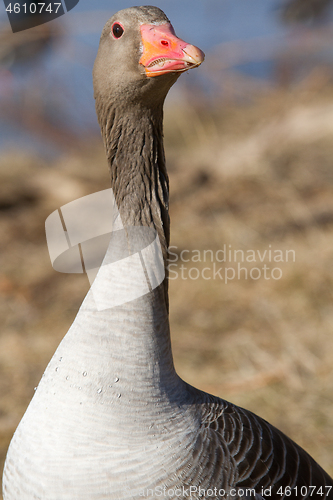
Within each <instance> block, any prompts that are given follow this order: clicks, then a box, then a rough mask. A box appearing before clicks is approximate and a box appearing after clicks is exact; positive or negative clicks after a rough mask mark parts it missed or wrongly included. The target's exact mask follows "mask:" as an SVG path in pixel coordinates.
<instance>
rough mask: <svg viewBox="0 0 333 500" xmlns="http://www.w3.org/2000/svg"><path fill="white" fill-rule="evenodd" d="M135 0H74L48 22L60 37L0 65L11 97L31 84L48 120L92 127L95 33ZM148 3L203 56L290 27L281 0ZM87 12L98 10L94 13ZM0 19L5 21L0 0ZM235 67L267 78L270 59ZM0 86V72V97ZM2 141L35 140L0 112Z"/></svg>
mask: <svg viewBox="0 0 333 500" xmlns="http://www.w3.org/2000/svg"><path fill="white" fill-rule="evenodd" d="M135 4H137V3H136V2H135V3H133V2H124V1H121V0H97V1H93V0H80V2H79V4H78V5H77V6H76V7H75V8H74V9H73V10H72V11H70V12H69V13H67V14H66V15H65V16H62V17H60V18H58V19H56V20H54V21H52V23H59V24H60V25H62V26H65V28H66V30H67V34H66V36H65V38H64V39H63V40H62V42H61V43H60V44H58V45H56V46H55V47H54V48H53V49H52V50H49V51H48V52H47V53H46V54H45V55H44V57H43V58H41V59H40V60H39V61H37V62H36V63H34V64H33V65H31V66H30V67H28V66H25V67H23V68H22V67H19V66H18V65H15V64H14V65H11V66H9V67H7V69H6V70H7V71H10V73H11V75H12V77H13V80H14V83H13V88H14V87H15V89H16V90H15V91H14V90H13V96H12V98H13V99H14V101H15V102H17V101H18V100H19V99H20V98H21V97H22V95H23V96H24V95H27V93H28V92H30V91H31V88H33V89H34V91H35V92H37V93H39V94H40V96H41V99H42V100H43V101H44V102H45V105H46V107H47V109H48V110H49V111H48V113H49V115H50V117H51V119H52V120H53V122H55V123H58V124H59V125H60V126H66V127H68V128H69V129H70V128H72V129H76V130H77V131H78V133H80V130H84V129H87V128H89V127H90V128H91V127H95V128H96V129H97V125H96V118H95V111H94V100H93V90H92V77H91V70H92V66H93V62H94V58H95V55H96V52H97V48H98V42H99V37H100V33H101V30H102V28H103V26H104V24H105V22H106V21H107V19H108V18H109V17H110V16H111V15H113V14H114V13H115V12H116V11H117V10H119V9H122V8H124V7H129V6H132V5H135ZM153 4H154V5H156V6H158V7H160V8H161V9H162V10H164V12H165V13H166V14H167V15H168V17H169V18H170V20H171V22H172V24H173V26H174V28H175V31H176V33H177V34H178V36H180V37H181V38H183V39H184V40H186V41H187V42H190V43H192V44H194V45H197V46H199V47H200V48H201V49H202V50H204V51H205V52H206V54H207V56H208V57H209V54H210V53H212V52H213V51H214V50H216V47H217V46H220V45H221V44H225V43H228V42H232V41H235V40H242V41H245V42H246V41H251V40H252V39H257V38H262V39H263V40H264V39H265V38H269V39H272V38H273V39H274V37H275V38H276V40H277V43H279V42H278V41H279V40H282V39H283V38H285V37H287V36H288V35H289V34H290V31H291V30H292V29H293V28H290V27H286V26H285V25H284V24H283V23H281V22H280V19H279V16H278V13H277V11H278V8H279V7H280V6H281V4H282V0H181V1H180V0H153ZM92 11H98V13H97V15H96V14H93V13H92ZM90 18H91V20H90ZM0 19H1V20H2V21H6V13H5V9H4V4H3V2H1V1H0ZM13 36H15V35H13ZM263 43H264V41H263ZM208 57H207V60H208ZM222 62H223V61H222ZM217 64H218V63H217ZM217 69H218V68H217ZM236 69H237V70H238V71H243V72H246V73H248V74H251V75H253V76H257V77H261V78H269V76H270V73H271V71H272V64H271V62H270V61H267V60H266V61H265V60H263V61H253V62H251V61H250V62H247V63H246V64H242V65H241V66H239V67H237V68H236ZM199 71H200V75H199V76H197V75H196V74H197V73H199ZM196 79H197V80H198V81H200V83H201V87H203V88H207V89H209V88H211V86H210V82H209V75H207V74H206V72H205V71H204V66H203V67H202V68H200V70H196V71H193V72H191V71H190V72H189V74H188V75H186V80H184V77H182V78H181V79H180V82H182V81H186V83H187V84H188V82H191V81H193V82H195V81H196ZM205 79H206V80H205ZM1 85H3V81H2V79H1V71H0V98H1ZM178 86H179V84H178V85H177V87H178ZM176 93H177V90H175V91H173V93H172V94H171V98H172V96H173V95H174V96H175V95H176ZM14 101H13V102H14ZM8 141H9V142H11V143H13V142H14V143H15V144H16V145H17V144H20V143H22V144H23V143H24V144H25V146H26V143H29V144H30V146H33V145H34V143H36V141H37V143H38V139H36V138H34V136H33V135H31V134H30V133H29V131H28V130H26V129H22V128H21V127H20V126H19V124H17V125H16V126H15V125H11V126H8V125H7V124H6V123H4V122H3V121H1V116H0V147H3V146H4V145H5V144H8ZM44 146H45V144H44Z"/></svg>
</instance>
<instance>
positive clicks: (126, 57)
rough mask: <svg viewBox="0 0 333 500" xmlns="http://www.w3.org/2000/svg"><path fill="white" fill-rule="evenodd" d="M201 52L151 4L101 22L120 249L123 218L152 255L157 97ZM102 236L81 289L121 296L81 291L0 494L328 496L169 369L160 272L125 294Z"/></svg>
mask: <svg viewBox="0 0 333 500" xmlns="http://www.w3.org/2000/svg"><path fill="white" fill-rule="evenodd" d="M203 58H204V55H203V53H202V52H201V51H200V50H199V49H197V48H196V47H194V46H192V45H189V44H186V43H185V42H183V41H182V40H180V39H179V38H177V37H176V35H175V33H174V30H173V28H172V26H171V24H170V21H169V20H168V18H167V17H166V16H165V14H164V13H163V12H162V11H161V10H159V9H158V8H155V7H150V6H146V7H133V8H129V9H125V10H122V11H120V12H118V13H116V14H115V15H114V16H113V17H111V19H109V21H108V22H107V23H106V25H105V27H104V29H103V32H102V36H101V41H100V46H99V50H98V55H97V59H96V62H95V66H94V89H95V99H96V110H97V115H98V120H99V124H100V127H101V131H102V136H103V140H104V145H105V150H106V155H107V159H108V162H109V167H110V173H111V187H112V190H113V193H114V197H115V201H116V205H117V207H118V209H119V213H118V214H117V216H114V230H115V233H117V232H118V231H120V232H122V234H125V235H126V238H127V237H128V238H127V243H128V246H129V247H130V246H131V244H132V241H131V238H130V237H129V234H130V231H129V228H131V227H133V226H139V227H146V228H150V229H152V230H154V231H156V232H157V234H158V236H159V241H160V244H161V248H162V250H163V256H164V259H166V255H167V248H168V243H169V216H168V176H167V172H166V167H165V158H164V151H163V133H162V113H163V102H164V99H165V97H166V95H167V93H168V90H169V89H170V87H171V86H172V85H173V84H174V83H175V82H176V80H177V78H178V77H179V75H180V74H181V73H182V72H183V71H185V70H187V69H189V68H192V67H195V66H198V65H199V64H200V63H201V62H202V61H203ZM122 228H123V229H122ZM116 229H117V231H116ZM133 234H135V232H134V233H133ZM126 238H125V239H126ZM111 243H112V242H110V245H109V247H108V250H107V253H106V256H105V260H104V262H103V266H102V267H101V268H100V270H99V272H98V274H97V277H96V279H95V282H94V284H93V287H92V289H93V288H94V287H95V288H96V290H97V292H98V293H100V296H102V297H103V296H107V295H108V293H109V291H110V290H112V287H113V285H114V283H115V282H117V284H118V285H119V286H120V288H119V290H120V291H119V294H120V295H121V296H122V299H123V300H120V301H119V303H118V305H115V306H113V307H108V305H106V306H105V307H97V305H96V301H95V300H94V294H93V290H92V289H91V290H90V291H89V293H88V294H87V296H86V298H85V300H84V302H83V304H82V306H81V308H80V311H79V312H78V315H77V317H76V319H75V321H74V323H73V325H72V326H71V328H70V329H69V331H68V333H67V335H66V336H65V337H64V339H63V341H62V342H61V344H60V345H59V347H58V349H57V351H56V352H55V354H54V356H53V358H52V359H51V361H50V363H49V365H48V366H47V368H46V371H45V373H44V376H43V377H42V379H41V382H40V383H39V386H38V388H37V390H36V392H35V395H34V397H33V399H32V401H31V403H30V405H29V407H28V409H27V411H26V413H25V415H24V416H23V418H22V421H21V422H20V424H19V426H18V428H17V430H16V432H15V434H14V437H13V439H12V442H11V444H10V447H9V450H8V454H7V459H6V464H5V470H4V481H3V484H4V490H3V495H4V500H36V499H39V500H125V499H128V500H129V499H132V500H134V499H135V500H139V499H140V498H142V497H152V498H159V497H162V498H163V497H166V498H172V499H176V498H184V499H185V498H192V499H199V498H203V497H208V498H214V499H216V500H217V499H227V498H228V499H229V498H244V499H248V498H251V497H253V498H256V499H257V500H259V499H260V500H261V499H263V498H264V499H265V498H270V499H273V500H280V499H283V498H287V497H289V498H294V499H296V498H298V499H301V498H314V499H319V498H320V499H323V498H333V491H332V486H333V480H332V479H331V478H330V477H329V476H328V474H327V473H326V472H325V471H324V470H323V469H322V468H321V467H320V466H319V465H318V464H317V463H316V462H315V461H314V460H313V459H312V458H311V457H310V456H309V455H308V454H307V453H306V452H305V451H304V450H303V449H301V448H300V447H299V446H298V445H297V444H295V443H294V442H293V441H292V440H291V439H289V438H288V437H287V436H285V435H284V434H283V433H282V432H280V431H279V430H277V429H276V428H275V427H273V426H272V425H270V424H269V423H267V422H266V421H265V420H263V419H261V418H260V417H257V416H256V415H254V414H253V413H251V412H250V411H247V410H244V409H242V408H239V407H237V406H235V405H233V404H231V403H228V402H227V401H224V400H223V399H220V398H218V397H215V396H212V395H210V394H207V393H204V392H202V391H200V390H198V389H196V388H194V387H191V386H190V385H188V384H187V383H186V382H184V381H183V380H182V379H181V378H180V377H179V376H178V375H177V373H176V371H175V369H174V364H173V358H172V352H171V345H170V335H169V317H168V300H167V286H166V284H165V283H166V281H167V280H166V279H165V280H164V282H163V283H162V284H161V285H159V286H156V287H155V288H154V287H151V289H150V290H148V291H147V293H145V294H144V295H142V296H141V297H137V298H135V299H133V300H130V301H127V302H126V297H127V295H128V294H129V293H131V291H132V289H133V287H135V286H136V279H137V275H136V273H135V272H133V269H132V268H131V264H128V262H129V261H130V260H128V259H123V260H121V262H122V266H123V267H121V266H120V267H118V268H116V271H115V272H114V274H112V272H113V271H112V269H113V268H112V266H106V265H105V262H106V261H108V260H109V261H110V262H111V263H112V262H114V261H115V259H114V252H115V249H114V245H113V246H112V244H111ZM116 251H117V245H116ZM129 255H132V253H131V252H130V253H129ZM126 263H127V264H126ZM107 267H109V268H110V269H111V271H110V274H108V273H107V272H105V269H106V268H107ZM96 290H95V291H96Z"/></svg>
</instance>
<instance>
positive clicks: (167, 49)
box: [140, 23, 205, 77]
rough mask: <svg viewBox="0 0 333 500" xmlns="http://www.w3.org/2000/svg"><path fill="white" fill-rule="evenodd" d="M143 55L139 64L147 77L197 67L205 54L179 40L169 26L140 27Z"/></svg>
mask: <svg viewBox="0 0 333 500" xmlns="http://www.w3.org/2000/svg"><path fill="white" fill-rule="evenodd" d="M141 38H142V45H143V53H142V57H141V59H140V64H142V65H143V66H144V68H145V71H146V75H147V76H149V77H152V76H159V75H165V74H166V73H175V72H176V73H179V72H183V71H187V70H188V69H191V68H195V67H196V66H199V65H200V64H201V63H202V62H203V60H204V58H205V54H204V53H203V52H202V51H201V50H200V49H198V47H194V45H190V44H188V43H186V42H184V41H183V40H181V39H180V38H177V37H176V35H175V32H174V29H173V27H172V25H171V24H169V23H167V24H160V25H157V26H154V25H151V24H142V25H141Z"/></svg>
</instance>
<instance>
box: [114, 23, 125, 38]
mask: <svg viewBox="0 0 333 500" xmlns="http://www.w3.org/2000/svg"><path fill="white" fill-rule="evenodd" d="M123 33H124V28H123V27H122V26H121V24H119V23H114V25H113V26H112V34H113V36H114V37H115V38H120V37H121V36H122V34H123Z"/></svg>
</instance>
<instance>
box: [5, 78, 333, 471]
mask: <svg viewBox="0 0 333 500" xmlns="http://www.w3.org/2000/svg"><path fill="white" fill-rule="evenodd" d="M332 97H333V89H332V88H330V87H324V88H320V89H319V90H318V91H314V90H313V91H310V90H309V89H308V90H302V91H298V92H296V91H294V92H276V93H271V94H267V95H266V96H264V97H262V98H260V99H257V100H256V101H255V102H252V103H247V104H246V105H242V106H241V105H238V106H236V105H230V104H229V105H225V104H224V105H222V104H221V105H220V106H217V107H216V109H215V110H214V112H213V111H211V112H210V111H204V109H203V107H201V108H194V107H193V106H188V107H187V106H185V105H184V107H183V108H182V109H180V110H179V109H178V110H177V111H176V110H173V109H169V110H168V111H167V113H166V142H167V157H168V165H169V171H170V183H171V217H172V242H171V244H172V245H174V246H176V247H177V252H178V255H180V252H181V250H186V249H188V250H192V251H193V250H200V251H203V250H205V249H206V250H208V249H210V250H213V251H214V252H216V251H217V250H219V249H223V248H224V247H223V246H224V245H227V248H229V245H231V248H232V249H237V250H243V251H244V252H246V251H247V250H250V249H251V250H255V251H256V252H257V251H258V250H259V251H260V252H261V253H263V252H264V251H265V250H268V249H271V250H272V251H274V250H281V251H285V250H290V249H291V250H294V252H295V256H296V259H295V262H294V261H293V260H289V262H279V263H271V262H269V261H268V260H269V259H267V257H266V260H265V262H263V263H261V262H258V259H257V262H256V263H253V262H252V263H251V262H248V263H246V264H245V263H244V264H242V265H243V266H245V265H246V266H247V268H248V271H250V270H251V268H252V267H260V268H262V267H263V265H264V264H266V265H267V266H268V267H270V268H271V267H279V268H280V269H281V272H282V278H281V279H279V280H274V279H264V277H262V278H261V279H258V280H253V279H247V280H246V279H244V274H245V271H243V277H242V278H241V279H239V280H238V279H234V280H230V281H229V283H227V284H225V283H224V281H223V280H220V279H215V280H213V279H211V280H204V279H202V278H199V279H197V280H191V279H189V277H188V272H185V277H187V278H188V279H187V280H185V279H180V278H178V279H176V280H171V282H170V294H171V327H172V333H173V348H174V355H175V362H176V366H177V369H178V371H179V373H180V375H181V376H183V377H184V378H185V379H186V380H187V381H189V382H190V383H192V384H194V385H197V386H198V387H200V388H201V389H204V390H207V391H210V392H213V393H215V394H217V395H220V396H222V397H224V398H226V399H229V400H232V401H233V402H235V403H237V404H239V405H241V406H244V407H247V408H249V409H251V410H253V411H255V412H256V413H258V414H259V415H261V416H263V417H264V418H266V419H268V420H269V421H270V422H271V423H273V424H275V425H276V426H278V427H280V428H281V429H282V430H283V431H285V432H286V433H287V434H289V435H290V436H291V437H293V438H294V439H295V440H296V441H298V442H299V443H300V444H301V445H302V446H304V447H305V448H306V449H307V450H308V451H309V452H310V453H311V454H312V455H313V456H314V457H315V458H316V459H317V460H318V461H319V462H320V463H321V465H322V466H323V467H324V468H326V469H327V471H328V472H330V473H331V474H333V433H332V429H333V396H332V394H333V363H332V359H333V335H332V326H333V307H332V298H333V297H332V281H333V258H332V257H333V140H332V136H333V125H332V124H333V105H332V103H333V99H332ZM0 176H1V179H0V210H1V219H0V232H1V238H0V248H1V269H2V272H1V275H0V297H1V302H0V311H1V318H2V329H1V334H0V458H1V461H2V462H3V460H4V458H5V453H6V449H7V446H8V444H9V441H10V438H11V436H12V433H13V432H14V430H15V427H16V425H17V424H18V422H19V420H20V418H21V416H22V414H23V412H24V410H25V408H26V406H27V404H28V403H29V400H30V399H31V396H32V394H33V388H34V386H35V385H37V383H38V381H39V379H40V377H41V374H42V372H43V369H44V368H45V366H46V364H47V362H48V360H49V359H50V357H51V356H52V354H53V352H54V350H55V348H56V346H57V345H58V343H59V341H60V340H61V338H62V337H63V335H64V334H65V333H66V331H67V329H68V327H69V325H70V323H71V321H72V320H73V318H74V317H75V314H76V311H77V309H78V307H79V304H80V302H81V300H82V298H83V296H84V294H85V292H86V291H87V289H88V281H87V280H86V278H85V277H84V276H78V275H76V276H75V275H61V274H58V273H56V272H54V271H53V270H52V268H51V265H50V263H49V258H48V254H47V248H46V244H45V236H44V221H45V219H46V217H47V215H49V214H50V213H51V212H52V211H53V210H55V209H56V208H58V207H59V206H61V205H62V204H64V203H66V202H68V201H71V200H73V199H75V198H78V197H80V196H83V195H85V194H88V193H90V192H94V191H97V190H99V189H103V188H105V186H107V185H108V174H107V169H106V163H105V160H104V156H103V152H102V151H101V149H100V147H93V146H92V147H91V148H90V149H87V150H85V151H83V152H82V153H81V154H79V153H75V154H74V153H73V154H72V155H70V156H67V157H66V158H64V159H63V160H61V161H57V162H56V163H55V164H54V165H45V164H44V163H43V162H42V161H41V160H38V159H35V158H27V157H24V156H18V155H8V156H6V157H2V158H0ZM270 245H271V246H270ZM266 255H267V254H266ZM183 264H184V266H185V267H188V268H192V267H193V268H197V269H198V272H199V273H201V272H202V269H203V268H204V267H208V268H209V270H210V271H206V276H207V274H208V273H211V270H212V266H213V263H212V262H206V263H204V262H189V263H185V262H184V263H183ZM215 264H216V265H217V267H218V268H220V267H222V268H223V270H222V275H223V276H224V274H223V273H224V268H225V267H226V266H227V267H230V268H231V267H235V268H237V263H235V262H232V263H223V262H222V263H219V262H216V261H215ZM178 272H180V269H179V268H178ZM191 272H192V273H193V274H192V276H194V275H195V274H194V273H195V272H196V271H191ZM229 272H230V273H231V271H229ZM210 275H211V274H210Z"/></svg>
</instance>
